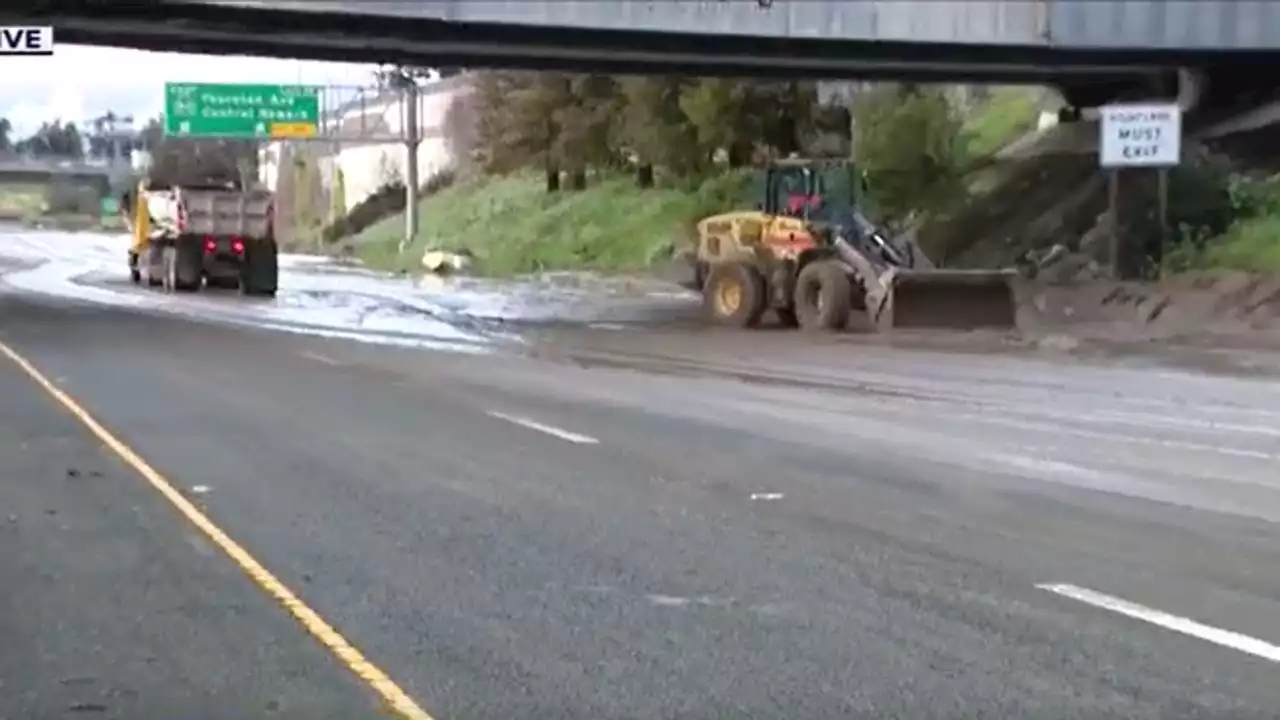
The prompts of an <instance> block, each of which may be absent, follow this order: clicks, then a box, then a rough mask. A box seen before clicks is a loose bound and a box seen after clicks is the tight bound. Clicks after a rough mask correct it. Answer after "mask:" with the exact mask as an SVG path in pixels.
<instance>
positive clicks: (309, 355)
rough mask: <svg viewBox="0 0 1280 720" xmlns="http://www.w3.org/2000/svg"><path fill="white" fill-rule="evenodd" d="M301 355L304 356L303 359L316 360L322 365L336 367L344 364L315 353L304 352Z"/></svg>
mask: <svg viewBox="0 0 1280 720" xmlns="http://www.w3.org/2000/svg"><path fill="white" fill-rule="evenodd" d="M300 354H301V355H302V357H304V358H308V359H310V360H315V361H316V362H322V363H324V364H325V365H335V366H336V365H341V364H342V363H340V362H338V361H337V360H334V359H333V358H331V357H328V356H325V355H321V354H320V353H314V352H311V351H310V350H303V351H302V352H301V353H300Z"/></svg>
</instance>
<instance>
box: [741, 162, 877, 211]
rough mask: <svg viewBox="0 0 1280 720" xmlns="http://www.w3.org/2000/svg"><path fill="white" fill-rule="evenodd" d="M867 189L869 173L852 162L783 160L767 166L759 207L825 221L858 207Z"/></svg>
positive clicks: (760, 190)
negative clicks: (860, 170)
mask: <svg viewBox="0 0 1280 720" xmlns="http://www.w3.org/2000/svg"><path fill="white" fill-rule="evenodd" d="M865 191H866V177H865V176H864V175H863V174H862V173H860V172H859V171H858V169H857V168H856V167H855V166H854V165H853V164H851V163H847V162H806V161H783V162H779V163H777V164H775V165H772V166H770V167H769V168H768V169H766V170H765V174H764V178H763V183H762V184H761V187H760V189H759V192H760V194H761V196H762V198H761V202H760V204H759V205H758V207H759V208H760V209H761V210H762V211H763V212H765V213H768V214H770V215H786V216H788V217H796V218H801V219H803V220H805V221H815V222H822V221H826V220H831V219H834V218H835V217H837V216H839V215H842V214H845V213H848V212H849V211H851V210H853V209H854V208H856V207H858V205H859V204H860V203H861V200H862V197H863V195H864V194H865Z"/></svg>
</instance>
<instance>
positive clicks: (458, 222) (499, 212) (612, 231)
mask: <svg viewBox="0 0 1280 720" xmlns="http://www.w3.org/2000/svg"><path fill="white" fill-rule="evenodd" d="M1036 113H1037V108H1036V105H1035V100H1034V97H1033V96H1032V95H1031V93H1030V92H1029V91H1026V90H1020V89H1014V90H1007V89H1001V90H997V91H996V92H995V93H993V95H992V98H991V99H990V100H989V101H988V102H987V103H985V104H984V106H983V107H982V108H980V109H979V110H978V111H977V112H975V113H974V115H973V116H972V117H971V118H970V119H969V120H968V122H966V124H965V128H964V135H963V138H962V139H963V142H964V147H965V150H964V152H965V154H966V156H967V157H970V158H975V159H976V158H981V157H985V156H989V155H991V154H992V153H994V152H995V151H996V150H998V149H1000V148H1001V147H1002V146H1004V145H1005V144H1006V143H1008V142H1010V141H1011V140H1013V139H1015V138H1016V137H1018V136H1019V135H1021V134H1022V133H1024V132H1026V131H1027V130H1028V129H1030V128H1031V127H1033V126H1034V124H1035V119H1036ZM750 189H751V184H750V182H749V178H748V175H747V174H745V173H731V174H727V175H724V176H719V177H715V178H711V179H709V180H706V181H704V182H702V183H701V184H698V185H697V186H695V187H693V188H691V189H652V190H641V189H639V188H637V187H636V186H635V184H634V183H633V182H632V180H631V179H630V178H628V177H615V178H604V179H601V180H598V181H596V182H594V183H593V184H592V185H591V186H590V187H589V188H588V189H586V190H584V191H581V192H561V193H556V194H554V195H549V194H547V193H546V192H545V190H544V189H543V184H542V178H541V177H540V176H536V175H533V174H527V175H514V176H509V177H502V178H484V179H481V180H477V181H473V182H470V183H462V184H459V185H455V186H453V187H450V188H448V189H446V190H443V191H441V192H440V193H438V194H435V195H433V196H431V197H427V198H425V199H423V200H422V201H421V202H420V208H421V210H420V218H421V228H422V229H421V231H420V233H419V235H418V237H416V238H415V239H414V242H413V243H412V245H411V247H410V248H409V250H408V252H407V253H406V254H405V255H404V256H400V255H399V254H398V253H397V243H398V241H399V238H400V237H401V234H402V232H403V227H404V218H403V216H401V215H397V216H394V217H391V218H387V219H386V220H383V221H382V222H380V223H377V224H375V225H373V226H371V227H369V228H367V229H366V230H365V231H363V232H361V233H359V234H358V235H357V236H356V237H355V238H354V244H355V245H356V247H357V248H358V252H359V253H360V255H361V257H362V258H363V259H364V261H365V262H366V263H368V264H369V265H370V266H373V267H378V268H384V269H396V270H399V269H404V270H411V271H412V270H416V269H417V258H419V257H421V255H422V252H423V251H424V250H425V249H429V248H437V249H450V250H458V249H462V248H466V249H467V250H470V251H471V252H472V253H474V254H475V256H476V257H477V260H478V262H477V267H478V269H479V271H480V272H483V273H486V274H492V275H508V274H517V273H526V272H536V271H539V270H553V269H554V270H560V269H591V270H600V271H606V272H608V271H625V270H634V269H641V268H644V267H646V266H649V265H652V264H653V263H655V262H659V261H661V260H663V259H665V258H666V257H668V254H669V252H670V249H671V248H672V247H673V246H674V245H678V244H679V243H680V242H681V241H682V240H684V239H685V238H686V237H687V236H688V233H689V232H690V229H691V227H692V224H693V223H694V222H695V221H696V220H697V219H698V218H701V217H703V216H705V215H708V214H711V213H714V212H719V211H724V210H728V209H731V208H734V207H749V206H750V202H751V198H750V197H749V192H750Z"/></svg>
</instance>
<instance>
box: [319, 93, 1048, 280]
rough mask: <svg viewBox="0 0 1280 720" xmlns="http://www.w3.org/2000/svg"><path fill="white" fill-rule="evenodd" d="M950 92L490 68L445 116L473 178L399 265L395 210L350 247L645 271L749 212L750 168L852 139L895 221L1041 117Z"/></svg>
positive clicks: (508, 264)
mask: <svg viewBox="0 0 1280 720" xmlns="http://www.w3.org/2000/svg"><path fill="white" fill-rule="evenodd" d="M953 94H954V91H952V90H947V89H940V88H936V89H928V88H919V87H912V86H900V85H876V86H866V87H858V88H855V89H854V92H853V93H852V95H853V97H854V98H855V99H856V108H857V109H856V111H855V112H854V113H853V115H852V116H851V115H850V113H849V112H848V111H847V110H846V109H845V108H844V107H843V106H841V105H839V104H832V103H824V102H821V101H820V100H819V97H818V91H817V87H816V86H815V85H814V84H812V83H796V82H793V83H785V82H751V81H738V80H722V79H681V78H609V77H597V76H586V77H581V76H564V75H556V74H531V73H484V74H481V75H480V76H479V80H478V85H477V92H476V93H475V95H474V97H473V98H472V99H471V100H470V101H469V102H468V103H466V104H461V103H460V104H458V105H455V107H454V108H451V110H450V114H451V115H452V116H454V118H455V119H453V120H446V125H451V126H452V127H454V128H455V131H456V132H454V134H452V135H450V136H449V139H450V144H451V146H452V150H453V151H454V153H455V154H457V155H460V156H462V157H464V158H466V159H467V162H465V163H464V165H465V167H464V168H463V170H464V172H463V174H464V175H465V176H467V177H468V179H466V180H463V181H460V182H458V183H457V184H454V185H452V186H450V187H447V188H445V189H442V190H439V191H438V192H434V193H432V194H430V196H428V197H426V198H424V199H422V200H421V204H420V218H421V223H420V225H421V230H420V232H419V234H418V236H417V237H416V238H414V241H413V243H412V244H411V245H410V247H409V249H408V251H407V252H406V253H404V255H403V256H402V255H401V254H400V253H399V252H398V247H397V246H398V244H399V241H400V238H401V237H402V235H403V226H404V220H403V216H402V215H400V214H398V213H397V214H395V215H394V216H391V217H387V218H385V219H384V220H382V221H380V222H377V223H374V224H372V225H370V226H368V227H364V226H365V223H360V227H362V228H363V229H360V230H358V231H357V232H355V233H354V236H353V238H352V240H351V241H350V242H352V243H353V244H354V245H355V246H356V247H358V249H359V250H358V251H359V253H360V254H361V256H362V257H363V258H364V259H365V260H366V262H368V263H370V264H371V265H374V266H377V267H383V268H395V269H412V268H413V267H414V265H415V264H416V258H418V257H420V255H421V253H422V251H423V250H424V249H429V248H434V249H452V250H461V249H466V250H468V251H470V252H471V253H473V254H474V255H475V256H477V258H478V260H479V263H478V266H479V268H480V270H481V271H482V272H487V273H495V274H507V273H520V272H529V271H537V270H544V269H581V268H589V269H598V270H622V269H635V268H642V267H644V266H646V265H649V264H652V263H654V262H658V261H661V260H663V259H665V258H666V257H667V256H668V254H669V253H670V251H671V250H672V248H673V247H675V246H678V245H679V244H680V243H681V242H682V241H683V240H685V239H687V237H688V235H689V234H690V231H691V228H692V225H693V223H694V222H696V220H697V219H699V218H701V217H703V216H705V215H707V214H710V213H714V212H720V211H724V210H729V209H733V208H737V207H747V206H749V203H751V202H753V200H752V198H751V197H750V196H749V192H750V189H751V187H750V182H749V180H748V177H749V174H750V168H751V167H752V166H754V165H757V164H759V163H761V162H763V161H765V160H767V159H768V158H771V157H779V156H785V155H788V154H791V153H798V154H804V155H814V156H848V154H849V153H850V151H851V148H852V147H853V146H859V147H865V148H869V149H868V150H865V151H863V152H860V153H859V163H860V164H861V165H862V166H863V167H864V168H865V169H866V170H867V171H868V174H869V175H870V177H871V181H872V187H873V188H875V189H876V194H877V197H876V203H877V207H878V208H882V211H883V212H885V213H888V214H891V215H902V214H906V213H907V212H909V211H911V210H913V209H915V208H918V207H920V206H921V205H925V204H930V203H937V202H940V201H942V200H943V199H945V198H950V197H954V196H955V195H956V194H957V192H959V189H960V188H961V186H962V183H961V176H962V174H963V172H964V169H965V167H966V166H967V165H968V164H969V163H971V162H973V160H974V159H975V158H976V157H978V154H979V153H989V152H991V149H992V148H998V147H1000V146H1001V145H1003V144H1004V143H1005V142H1008V141H1009V140H1011V139H1013V137H1016V136H1017V134H1019V133H1020V132H1022V131H1023V130H1024V129H1025V128H1026V127H1029V126H1030V125H1031V124H1032V123H1034V118H1035V113H1036V112H1037V111H1038V108H1037V107H1036V101H1035V98H1036V97H1038V96H1039V95H1040V94H1042V92H1041V91H1038V90H1025V89H1018V88H997V89H995V90H994V91H990V92H985V91H984V92H979V93H977V97H976V98H970V99H969V102H968V105H969V106H970V109H969V110H968V111H967V112H965V111H964V110H962V108H961V103H958V102H956V101H955V100H953V98H952V95H953ZM462 115H465V116H468V117H472V118H475V120H476V121H475V122H474V123H459V122H457V120H456V117H457V116H462ZM459 126H462V127H463V128H465V129H464V130H458V127H459ZM854 128H856V129H854ZM397 209H398V208H397ZM330 236H331V239H333V237H332V236H333V233H330Z"/></svg>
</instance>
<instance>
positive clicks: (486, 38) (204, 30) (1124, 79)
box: [0, 0, 1280, 107]
mask: <svg viewBox="0 0 1280 720" xmlns="http://www.w3.org/2000/svg"><path fill="white" fill-rule="evenodd" d="M1247 4H1248V5H1249V7H1253V5H1257V3H1252V2H1251V3H1247ZM568 5H574V6H576V7H577V8H578V9H577V10H575V12H574V13H569V12H568V11H567V10H564V7H565V6H568ZM926 5H927V6H929V8H925V7H924V6H926ZM1138 5H1141V6H1143V7H1147V6H1151V5H1152V4H1151V3H1133V2H1128V1H1127V0H1093V1H1091V2H1087V1H1085V0H1078V1H1073V2H1068V1H1067V0H1002V2H1001V3H995V4H993V3H991V2H972V3H969V2H966V3H955V2H948V3H937V2H934V3H930V2H925V1H924V0H916V1H915V2H904V1H902V0H896V1H895V2H893V3H886V2H884V1H883V0H859V2H857V3H852V4H850V3H844V4H832V3H829V2H828V3H823V2H814V3H808V4H805V3H796V2H791V1H790V0H775V2H774V3H773V4H772V5H771V6H770V7H768V8H760V7H758V4H757V3H755V2H747V1H746V0H726V1H724V2H719V3H716V2H691V1H690V0H668V3H667V4H666V5H664V4H662V3H651V2H649V3H641V2H635V1H634V0H613V2H610V3H600V2H587V1H582V2H578V3H563V2H562V3H558V4H555V3H549V2H545V1H542V0H523V2H489V1H487V0H469V1H468V2H461V1H460V0H415V2H384V1H381V0H358V1H357V0H340V1H334V0H307V2H285V1H284V0H276V1H274V2H266V1H261V2H247V1H242V0H205V1H203V2H195V1H189V2H176V1H173V0H170V1H168V2H154V3H147V4H144V5H135V4H132V3H103V2H89V1H87V0H78V1H77V0H60V1H59V0H11V2H10V3H9V4H8V5H7V6H6V7H5V8H0V19H2V20H4V21H5V23H7V24H21V23H32V24H52V25H54V26H56V27H57V31H58V39H59V41H61V42H72V43H83V44H94V45H114V46H124V47H134V48H140V49H149V50H169V51H182V52H199V53H210V54H250V55H266V56H277V57H291V58H310V59H320V60H337V61H347V62H352V61H358V62H371V63H406V64H418V65H429V66H436V67H444V66H459V67H505V68H516V67H518V68H530V69H564V70H579V71H583V70H586V71H594V72H611V73H680V74H701V75H737V76H760V77H771V76H772V77H788V78H831V79H838V78H859V79H899V80H913V81H919V82H966V83H975V82H993V83H1006V84H1007V83H1036V84H1048V85H1053V86H1056V87H1058V88H1060V89H1061V90H1062V91H1063V94H1064V96H1065V98H1066V99H1067V101H1068V103H1070V104H1072V105H1075V106H1081V107H1088V106H1095V105H1099V104H1103V103H1106V102H1109V101H1112V100H1114V99H1117V98H1126V97H1143V98H1152V97H1158V96H1169V97H1172V96H1174V95H1176V94H1177V92H1178V83H1177V81H1176V79H1175V72H1174V71H1175V69H1176V68H1178V67H1189V68H1195V69H1197V70H1198V71H1199V72H1198V76H1199V77H1200V78H1201V80H1202V82H1201V85H1202V86H1203V89H1204V92H1203V93H1202V94H1203V95H1204V96H1205V97H1206V98H1212V97H1213V96H1215V95H1216V94H1218V93H1217V92H1216V90H1215V88H1217V87H1218V85H1219V84H1220V83H1219V79H1222V81H1223V83H1225V84H1229V85H1230V84H1235V85H1238V84H1239V81H1240V79H1241V78H1251V77H1252V78H1264V77H1265V76H1264V75H1263V74H1262V73H1260V72H1259V71H1260V70H1269V69H1271V68H1274V67H1275V64H1276V63H1277V61H1280V52H1277V51H1275V50H1274V49H1272V48H1271V47H1270V46H1268V45H1266V43H1265V42H1263V41H1264V40H1266V38H1252V39H1250V38H1244V39H1246V40H1249V41H1250V42H1252V45H1248V46H1247V47H1246V48H1245V49H1240V48H1234V49H1231V50H1224V49H1221V47H1223V46H1215V45H1213V44H1211V43H1208V42H1207V41H1206V42H1201V41H1202V40H1206V38H1207V36H1205V37H1202V35H1203V32H1201V33H1200V35H1189V34H1188V33H1190V32H1192V31H1198V29H1197V27H1196V26H1195V23H1196V22H1199V21H1197V20H1196V19H1195V18H1180V19H1179V20H1178V22H1173V21H1171V20H1170V19H1169V18H1168V17H1165V16H1161V25H1160V27H1161V29H1162V31H1163V32H1164V34H1165V35H1168V34H1169V33H1170V32H1172V30H1171V29H1170V28H1172V29H1173V30H1177V29H1178V28H1183V29H1182V31H1180V32H1181V34H1179V35H1176V36H1170V37H1164V36H1159V37H1157V36H1155V35H1153V36H1152V37H1153V38H1154V39H1153V40H1152V42H1151V44H1148V45H1145V46H1144V45H1141V44H1138V45H1125V44H1124V42H1122V41H1124V40H1125V37H1121V36H1116V35H1115V33H1116V32H1119V30H1118V29H1117V28H1119V29H1124V30H1126V31H1129V30H1131V31H1133V32H1138V31H1143V32H1154V31H1148V30H1146V29H1144V28H1143V27H1142V25H1141V22H1143V21H1142V16H1140V15H1135V14H1134V9H1133V7H1137V6H1138ZM1156 5H1179V6H1183V5H1186V6H1192V5H1195V6H1205V7H1207V6H1209V5H1215V4H1212V3H1173V4H1167V3H1166V4H1160V3H1157V4H1156ZM704 6H705V7H704ZM864 6H865V7H867V8H871V7H876V8H879V10H877V11H876V12H879V13H881V14H885V13H889V12H890V10H892V11H893V16H894V17H897V16H901V18H902V20H901V22H897V23H896V24H894V23H888V22H886V21H883V19H882V21H881V22H880V23H879V24H878V25H876V26H875V27H876V32H875V33H871V34H869V33H868V32H862V34H861V35H859V34H858V33H859V32H860V31H859V30H858V28H857V22H856V17H855V18H854V19H853V20H847V19H843V20H841V23H843V24H841V25H840V27H839V29H840V31H841V32H842V33H844V34H843V35H842V36H841V37H833V36H832V35H833V32H828V30H826V29H825V28H818V27H817V25H815V26H814V28H809V29H808V30H804V28H805V27H807V26H804V25H803V23H800V21H799V20H797V19H796V18H799V17H801V16H802V15H804V14H805V13H809V14H813V13H818V14H819V15H821V14H822V13H826V14H827V15H831V14H832V13H837V14H841V16H842V17H843V14H848V13H851V12H853V11H852V10H848V8H851V7H853V8H855V9H856V8H862V7H864ZM882 6H883V7H882ZM1121 6H1125V7H1121ZM1128 6H1133V7H1128ZM668 8H678V10H669V9H668ZM708 8H709V9H708ZM752 8H755V10H753V9H752ZM814 8H817V9H814ZM903 8H905V9H903ZM930 8H931V9H932V10H931V11H932V12H933V13H942V14H943V15H945V17H943V18H941V20H940V21H938V22H934V23H932V24H930V23H926V22H925V20H926V19H927V18H922V17H917V16H920V15H922V14H926V13H924V12H923V11H924V10H929V9H930ZM957 8H960V9H957ZM1011 8H1012V10H1011ZM1259 8H1260V9H1259V10H1258V12H1262V11H1264V10H1265V11H1267V12H1271V11H1270V10H1267V4H1265V3H1264V4H1263V5H1261V6H1259ZM553 10H554V12H553ZM1104 10H1105V12H1104ZM981 12H986V13H988V14H992V13H994V14H992V16H991V17H990V18H987V17H986V16H981V18H980V19H981V22H978V21H977V20H974V19H973V18H971V17H968V15H974V14H977V15H981ZM1202 12H1208V10H1202ZM539 13H541V14H539ZM601 13H605V14H604V15H601V17H600V18H596V17H595V15H600V14H601ZM627 13H630V14H629V15H628V14H627ZM637 13H640V14H637ZM644 13H647V14H644ZM673 13H674V14H676V15H678V14H679V13H684V14H685V15H689V13H693V14H694V15H698V13H703V14H707V13H712V14H717V13H718V14H717V15H716V17H719V20H718V21H717V22H714V23H710V22H709V23H708V24H707V25H706V26H705V27H703V26H693V27H688V26H686V27H685V28H683V31H681V32H676V31H672V30H669V29H664V28H666V26H667V25H670V24H671V22H668V21H669V20H671V18H666V19H664V18H665V15H671V14H673ZM744 13H746V14H744ZM753 13H754V14H753ZM761 13H764V14H761ZM779 13H782V14H781V15H780V14H779ZM913 13H914V15H913ZM956 13H962V14H964V17H962V16H960V15H956V17H951V15H955V14H956ZM1107 13H1110V15H1107ZM1166 14H1167V12H1166ZM614 15H617V16H618V17H628V18H632V20H629V21H628V22H632V24H631V25H628V24H626V23H622V22H620V21H619V22H614V23H613V24H612V25H609V24H608V23H606V22H605V19H607V17H613V16H614ZM739 15H742V18H738V16H739ZM855 15H856V13H855ZM1236 15H1239V17H1237V18H1236V21H1238V22H1235V23H1234V25H1232V26H1231V27H1232V28H1236V29H1232V30H1231V33H1232V35H1231V37H1232V38H1235V37H1236V36H1237V35H1240V34H1241V33H1242V32H1244V30H1240V29H1238V28H1237V26H1239V28H1245V29H1247V28H1250V27H1254V26H1256V25H1257V23H1251V22H1246V21H1247V20H1248V17H1246V16H1245V15H1244V14H1242V11H1241V12H1237V13H1236ZM632 16H634V17H632ZM721 16H723V17H721ZM1104 16H1107V17H1112V20H1113V22H1108V21H1106V17H1104ZM690 17H693V15H690ZM699 17H701V15H699ZM708 17H711V15H708ZM815 17H817V15H815ZM823 17H825V16H823ZM832 17H833V18H834V17H835V16H834V15H832ZM851 17H853V16H851ZM885 17H889V16H888V15H885ZM1233 17H1234V16H1233ZM583 18H585V19H583ZM602 18H603V19H602ZM762 18H763V19H762ZM771 18H773V19H771ZM777 18H782V19H783V20H785V22H782V20H778V21H777V22H775V21H774V20H776V19H777ZM1135 18H1136V20H1135ZM676 19H677V20H678V19H679V18H676ZM819 19H821V18H819ZM1277 19H1278V20H1280V11H1277ZM504 20H505V22H504ZM615 20H616V18H615ZM730 20H732V21H733V22H730ZM828 20H830V18H828ZM1049 21H1054V22H1056V23H1057V24H1056V25H1052V26H1051V25H1048V24H1046V23H1048V22H1049ZM815 22H817V21H816V20H815V21H812V22H810V25H813V24H814V23H815ZM1153 22H1154V21H1153ZM770 23H772V24H770ZM984 23H985V24H984ZM1263 24H1264V25H1265V23H1263ZM1218 25H1220V26H1221V25H1223V24H1222V23H1218ZM774 26H777V27H774ZM988 26H990V27H988ZM1183 26H1185V27H1183ZM779 27H781V28H784V30H785V32H783V31H780V30H778V28H779ZM939 27H940V28H942V29H941V30H939V29H938V28H939ZM1224 27H1225V26H1224ZM602 28H604V29H602ZM620 28H639V29H620ZM884 28H888V29H887V30H886V29H884ZM917 28H919V29H920V30H919V32H918V33H916V34H913V32H914V30H915V29H917ZM984 28H985V29H984ZM991 28H995V29H991ZM1135 28H1136V29H1135ZM1050 29H1052V31H1051V32H1050ZM802 30H803V32H801V31H802ZM1199 30H1202V29H1199ZM964 32H968V35H964ZM1224 32H1225V31H1224ZM751 33H756V34H751ZM1002 33H1003V34H1002ZM962 35H963V36H964V37H966V38H968V41H966V42H961V41H960V40H959V39H960V38H961V36H962ZM1024 36H1025V37H1024ZM1059 36H1060V37H1059ZM1095 36H1096V38H1095ZM1126 37H1127V36H1126ZM1135 37H1137V36H1136V35H1135ZM1184 37H1185V38H1189V39H1188V40H1186V41H1185V42H1186V43H1187V44H1185V45H1182V46H1179V45H1177V42H1176V41H1178V40H1179V38H1184ZM974 38H976V39H974ZM1091 38H1094V39H1095V40H1096V42H1097V43H1098V44H1096V45H1093V46H1088V47H1085V46H1082V45H1081V43H1086V42H1089V41H1091V40H1090V39H1091ZM1171 38H1172V39H1171ZM1208 39H1212V38H1208ZM913 40H914V41H913ZM1156 40H1159V41H1160V44H1157V43H1156ZM1192 40H1194V42H1192ZM1224 42H1225V41H1224ZM1242 42H1243V40H1242ZM1246 82H1254V83H1255V84H1256V82H1260V81H1246ZM1232 92H1236V90H1234V89H1232Z"/></svg>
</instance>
